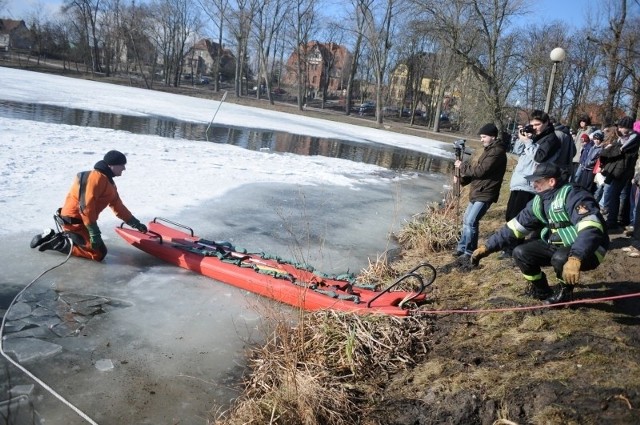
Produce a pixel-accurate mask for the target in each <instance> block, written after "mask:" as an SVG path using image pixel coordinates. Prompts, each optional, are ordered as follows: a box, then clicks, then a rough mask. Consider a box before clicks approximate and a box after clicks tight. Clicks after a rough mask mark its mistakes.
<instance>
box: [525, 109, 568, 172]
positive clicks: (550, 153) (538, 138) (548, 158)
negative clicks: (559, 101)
mask: <svg viewBox="0 0 640 425" xmlns="http://www.w3.org/2000/svg"><path fill="white" fill-rule="evenodd" d="M529 123H530V124H531V126H532V129H533V141H534V142H535V144H536V145H538V149H537V150H536V154H535V156H534V158H533V159H534V160H535V161H536V162H537V163H538V164H543V163H545V162H553V163H555V164H556V165H558V166H559V167H560V168H562V169H563V171H566V172H568V173H569V172H571V170H570V169H569V168H568V167H570V166H571V160H572V159H573V158H568V159H567V158H565V156H566V155H563V154H564V153H565V152H563V149H562V144H561V141H560V139H558V136H557V135H556V132H555V128H553V124H552V123H551V120H550V118H549V114H547V113H546V112H543V111H540V110H535V111H533V112H532V113H531V119H530V121H529Z"/></svg>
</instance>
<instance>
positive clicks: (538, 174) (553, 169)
mask: <svg viewBox="0 0 640 425" xmlns="http://www.w3.org/2000/svg"><path fill="white" fill-rule="evenodd" d="M560 176H562V170H560V167H558V166H557V165H556V164H552V163H550V162H544V163H542V164H540V165H538V166H537V167H536V169H535V171H534V172H533V174H531V175H530V176H525V179H527V180H538V179H543V178H550V177H555V178H560Z"/></svg>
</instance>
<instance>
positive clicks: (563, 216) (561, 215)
mask: <svg viewBox="0 0 640 425" xmlns="http://www.w3.org/2000/svg"><path fill="white" fill-rule="evenodd" d="M570 190H571V185H570V184H567V185H564V186H562V188H560V190H558V192H557V193H556V196H555V197H554V198H553V201H551V204H550V207H549V210H548V211H546V212H545V211H543V202H542V198H541V197H540V195H536V196H535V198H533V213H534V214H535V216H536V217H537V218H538V220H540V221H541V222H543V223H544V224H546V227H545V228H544V230H542V234H541V237H542V239H543V240H547V241H550V243H554V244H560V243H562V245H563V246H571V245H572V244H573V242H574V241H575V240H576V238H577V237H578V229H576V226H575V225H573V223H571V217H570V216H569V213H568V212H567V195H568V194H569V191H570ZM549 232H551V235H549ZM556 233H557V235H558V236H559V237H560V241H555V240H554V239H556V240H557V238H554V235H555V234H556Z"/></svg>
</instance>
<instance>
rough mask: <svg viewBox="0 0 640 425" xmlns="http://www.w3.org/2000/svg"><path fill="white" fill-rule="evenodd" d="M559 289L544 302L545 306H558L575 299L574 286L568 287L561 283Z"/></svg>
mask: <svg viewBox="0 0 640 425" xmlns="http://www.w3.org/2000/svg"><path fill="white" fill-rule="evenodd" d="M558 286H559V288H558V289H557V290H556V292H555V293H554V294H553V295H551V296H550V297H549V298H547V299H546V300H544V303H545V304H558V303H566V302H567V301H571V300H572V299H573V285H567V284H566V283H560V285H558Z"/></svg>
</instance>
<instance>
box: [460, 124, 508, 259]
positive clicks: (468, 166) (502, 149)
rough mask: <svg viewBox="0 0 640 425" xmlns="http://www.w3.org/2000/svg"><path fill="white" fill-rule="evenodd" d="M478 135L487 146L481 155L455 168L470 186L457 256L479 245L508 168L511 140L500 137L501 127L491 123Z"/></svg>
mask: <svg viewBox="0 0 640 425" xmlns="http://www.w3.org/2000/svg"><path fill="white" fill-rule="evenodd" d="M478 134H479V135H480V141H481V142H482V146H483V147H484V149H483V151H482V153H481V154H480V156H479V157H478V158H477V159H475V158H472V159H471V161H468V162H466V161H465V162H463V161H461V160H456V162H455V167H456V168H458V169H459V173H458V175H459V176H460V184H461V185H462V186H466V185H469V204H468V205H467V209H466V211H465V213H464V217H463V220H462V233H461V235H460V241H459V242H458V246H457V248H456V252H455V255H456V256H463V255H464V256H468V257H470V256H471V254H472V253H473V251H474V250H475V249H476V248H477V247H478V233H479V227H480V220H481V219H482V217H484V215H485V214H486V212H487V210H488V209H489V207H490V206H491V204H492V203H494V202H496V201H498V197H499V196H500V186H501V185H502V179H503V177H504V173H505V171H506V169H507V152H506V146H507V143H508V142H505V141H503V140H501V139H499V138H498V128H497V127H496V126H495V125H494V124H491V123H489V124H485V125H483V126H482V127H481V128H480V130H479V131H478ZM455 178H456V179H457V177H455Z"/></svg>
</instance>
